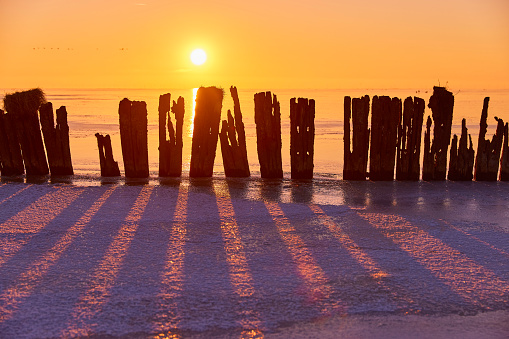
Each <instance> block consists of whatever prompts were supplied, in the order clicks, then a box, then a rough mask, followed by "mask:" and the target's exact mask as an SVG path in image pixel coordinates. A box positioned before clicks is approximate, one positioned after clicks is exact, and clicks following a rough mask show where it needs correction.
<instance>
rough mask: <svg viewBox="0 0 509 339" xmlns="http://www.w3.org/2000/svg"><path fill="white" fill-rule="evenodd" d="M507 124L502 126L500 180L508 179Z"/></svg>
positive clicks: (508, 140) (508, 146) (508, 127)
mask: <svg viewBox="0 0 509 339" xmlns="http://www.w3.org/2000/svg"><path fill="white" fill-rule="evenodd" d="M508 130H509V124H508V123H507V122H506V123H505V126H504V144H503V145H502V158H501V159H500V180H501V181H509V135H508V134H509V133H508Z"/></svg>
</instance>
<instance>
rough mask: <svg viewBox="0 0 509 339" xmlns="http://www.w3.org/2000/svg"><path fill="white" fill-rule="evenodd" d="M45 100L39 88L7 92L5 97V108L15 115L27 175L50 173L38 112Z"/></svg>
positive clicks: (15, 126) (14, 119)
mask: <svg viewBox="0 0 509 339" xmlns="http://www.w3.org/2000/svg"><path fill="white" fill-rule="evenodd" d="M45 101H46V100H45V98H44V93H43V92H42V90H41V89H39V88H35V89H31V90H28V91H24V92H16V93H13V94H7V95H6V96H5V98H4V107H5V110H6V111H7V112H8V113H9V114H12V115H13V122H14V126H13V127H14V129H15V130H16V133H17V136H18V140H19V143H20V145H21V152H22V155H23V162H24V164H25V171H26V174H27V175H47V174H48V173H49V168H48V162H47V161H46V153H45V151H44V145H43V143H42V136H41V128H40V125H39V115H38V114H37V111H38V110H39V107H40V106H41V104H42V103H44V102H45Z"/></svg>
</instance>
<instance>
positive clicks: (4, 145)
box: [0, 109, 25, 176]
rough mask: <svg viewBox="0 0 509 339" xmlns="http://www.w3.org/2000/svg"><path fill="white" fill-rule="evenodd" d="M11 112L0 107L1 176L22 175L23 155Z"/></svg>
mask: <svg viewBox="0 0 509 339" xmlns="http://www.w3.org/2000/svg"><path fill="white" fill-rule="evenodd" d="M12 118H13V116H12V114H9V113H5V112H4V111H2V110H1V109H0V159H1V162H0V165H1V166H0V171H1V174H2V176H15V175H22V174H23V173H24V172H25V169H24V167H23V156H22V155H21V148H20V145H19V140H18V136H17V134H16V128H15V127H14V123H13V121H12Z"/></svg>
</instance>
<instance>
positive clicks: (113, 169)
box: [95, 133, 120, 177]
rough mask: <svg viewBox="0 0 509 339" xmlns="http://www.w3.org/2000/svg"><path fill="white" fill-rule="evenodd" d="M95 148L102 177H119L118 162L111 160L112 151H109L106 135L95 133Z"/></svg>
mask: <svg viewBox="0 0 509 339" xmlns="http://www.w3.org/2000/svg"><path fill="white" fill-rule="evenodd" d="M95 137H96V138H97V146H98V148H99V164H100V165H101V176H102V177H118V176H120V169H119V168H118V162H116V161H115V160H114V159H113V150H112V149H111V139H110V136H109V135H108V134H106V136H103V135H102V134H99V133H96V134H95Z"/></svg>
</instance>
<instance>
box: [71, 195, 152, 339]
mask: <svg viewBox="0 0 509 339" xmlns="http://www.w3.org/2000/svg"><path fill="white" fill-rule="evenodd" d="M153 189H154V187H153V186H145V187H143V189H142V190H141V192H140V193H139V195H138V198H137V199H136V201H135V203H134V205H133V207H132V208H131V211H130V212H129V214H128V215H127V217H126V218H125V220H124V222H123V224H122V226H121V227H120V230H119V231H118V233H117V235H116V236H115V237H114V238H113V241H112V242H111V244H110V246H109V247H108V249H107V251H106V253H105V255H104V257H103V258H102V260H101V262H100V263H99V265H98V267H97V269H96V270H95V271H94V273H93V274H92V278H91V281H90V285H89V286H90V287H89V289H88V290H87V291H86V292H85V293H84V294H82V295H81V296H80V299H79V300H78V301H77V302H76V304H75V306H74V310H73V313H72V315H71V319H70V321H69V322H68V326H67V328H66V329H65V330H64V331H63V332H62V333H61V335H62V336H65V337H74V336H87V335H89V330H90V326H91V324H90V323H89V321H90V320H91V319H92V318H93V316H94V315H95V314H97V313H98V312H99V311H100V310H101V307H102V305H103V304H104V303H105V302H107V301H108V299H109V296H110V294H109V291H110V290H111V288H112V287H113V285H114V283H115V279H116V278H117V274H118V272H119V270H120V267H121V266H122V263H123V261H124V258H125V256H126V255H127V251H128V249H129V246H130V245H131V241H132V240H133V238H134V235H135V234H136V230H137V229H138V226H139V222H140V220H141V217H142V216H143V212H144V211H145V207H146V206H147V204H148V202H149V199H150V195H151V194H152V191H153Z"/></svg>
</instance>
